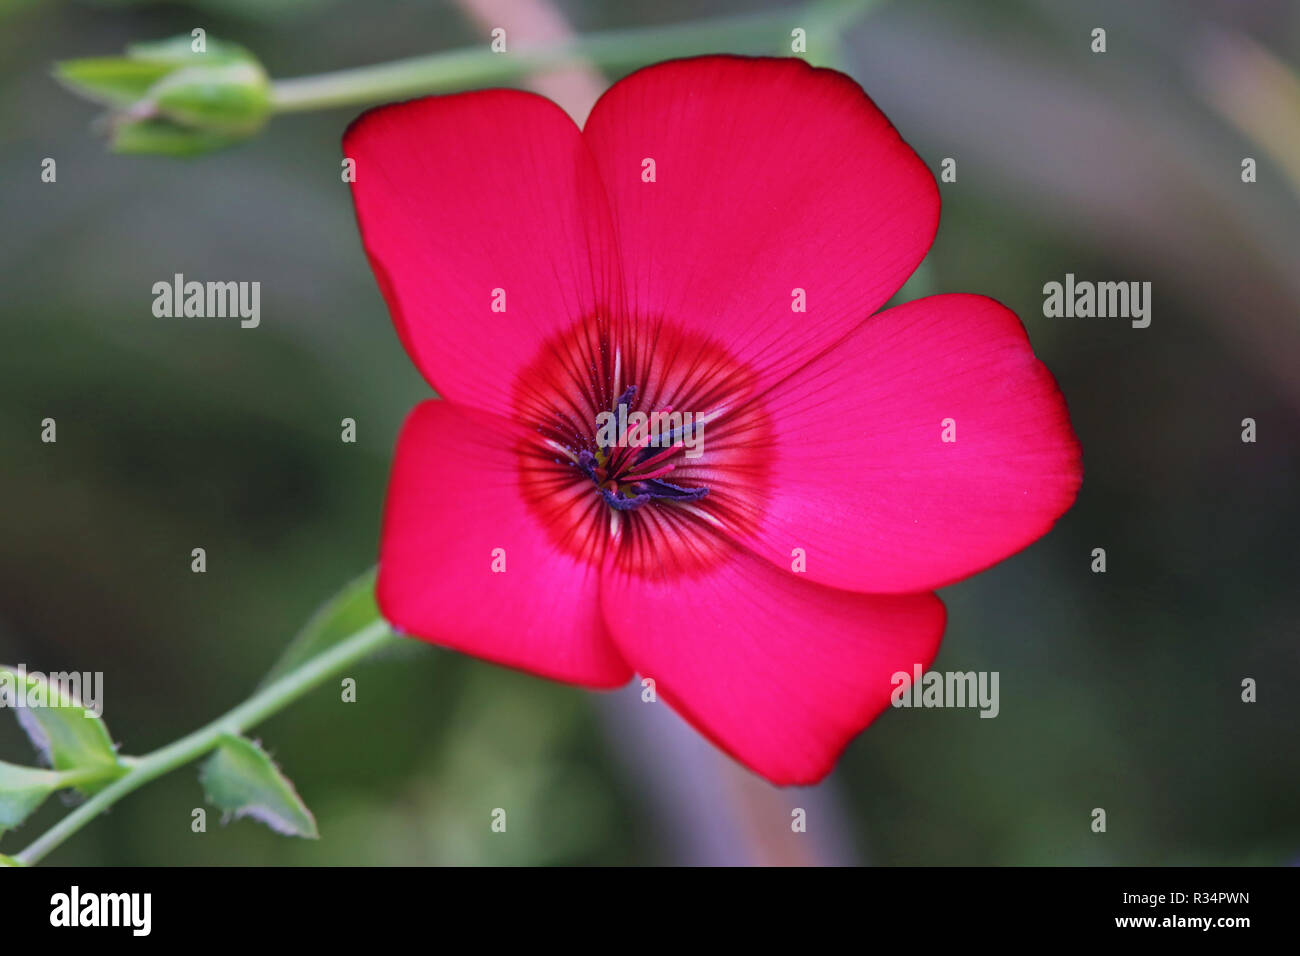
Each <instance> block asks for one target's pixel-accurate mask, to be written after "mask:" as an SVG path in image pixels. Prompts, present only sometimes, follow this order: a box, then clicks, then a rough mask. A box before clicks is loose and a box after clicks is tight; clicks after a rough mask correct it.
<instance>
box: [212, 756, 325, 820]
mask: <svg viewBox="0 0 1300 956" xmlns="http://www.w3.org/2000/svg"><path fill="white" fill-rule="evenodd" d="M199 782H200V783H202V784H203V790H204V792H205V793H206V794H207V798H208V800H209V801H211V802H212V803H214V804H216V805H217V806H218V807H220V808H221V810H222V811H223V812H224V813H225V814H226V815H228V816H232V817H233V818H234V819H236V820H238V819H240V818H242V817H252V818H253V819H254V820H260V821H261V822H262V823H265V824H266V825H267V826H269V827H270V828H271V829H272V830H274V831H275V832H276V833H281V834H284V835H285V836H300V837H310V838H312V839H315V838H316V837H318V836H319V835H320V834H319V833H317V831H316V818H315V817H313V816H312V815H311V811H310V810H308V809H307V805H306V804H305V803H303V802H302V798H301V797H299V796H298V792H297V791H296V790H294V788H293V784H292V783H290V782H289V778H287V777H286V776H285V775H284V774H282V773H281V772H280V769H279V768H278V767H277V766H276V765H275V764H274V763H273V762H272V760H271V758H270V757H269V756H268V755H267V753H266V751H264V750H263V749H262V748H261V747H260V746H258V745H257V743H256V742H254V741H252V740H248V739H246V738H244V737H237V736H235V735H233V734H226V735H225V736H223V737H222V738H221V743H220V744H219V745H218V746H217V750H216V752H215V753H213V755H212V756H211V757H209V758H208V759H207V760H206V761H205V762H204V764H203V767H202V768H201V769H200V770H199Z"/></svg>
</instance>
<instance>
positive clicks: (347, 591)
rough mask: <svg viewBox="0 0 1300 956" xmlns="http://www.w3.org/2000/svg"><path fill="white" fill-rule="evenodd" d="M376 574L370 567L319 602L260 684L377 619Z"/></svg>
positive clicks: (287, 670)
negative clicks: (319, 605)
mask: <svg viewBox="0 0 1300 956" xmlns="http://www.w3.org/2000/svg"><path fill="white" fill-rule="evenodd" d="M376 573H377V570H376V569H375V568H371V569H370V570H369V571H367V572H365V573H364V574H362V575H360V576H359V577H357V578H354V579H353V580H352V581H350V582H348V583H347V584H346V585H344V587H343V590H341V591H339V592H338V593H337V594H336V595H334V597H332V598H330V599H329V600H328V601H327V602H325V604H323V605H321V607H320V608H319V609H317V611H316V613H315V614H313V615H312V616H311V619H310V620H308V621H307V623H306V624H305V625H303V628H302V630H301V631H299V632H298V633H297V635H295V636H294V639H293V640H292V641H290V642H289V646H288V647H287V648H285V651H284V653H283V654H282V655H281V656H280V659H279V660H278V661H276V663H275V666H274V667H272V668H271V670H270V673H268V674H267V675H266V678H265V679H264V680H263V681H262V685H263V686H265V685H267V684H269V683H271V682H272V681H274V680H276V679H278V678H280V677H283V676H284V675H285V674H287V673H289V671H291V670H293V669H294V668H295V667H297V666H298V665H299V664H302V663H303V662H304V661H306V660H309V659H310V658H313V657H315V656H316V655H317V654H319V653H320V652H321V651H323V650H325V649H327V648H329V647H332V646H333V645H335V644H337V643H338V642H339V641H341V640H343V639H344V638H347V637H350V636H352V635H353V634H355V633H356V632H357V631H359V630H361V629H362V628H363V627H365V626H366V625H367V624H369V623H370V622H371V621H375V620H378V619H379V616H380V615H379V605H378V604H376V603H375V577H376Z"/></svg>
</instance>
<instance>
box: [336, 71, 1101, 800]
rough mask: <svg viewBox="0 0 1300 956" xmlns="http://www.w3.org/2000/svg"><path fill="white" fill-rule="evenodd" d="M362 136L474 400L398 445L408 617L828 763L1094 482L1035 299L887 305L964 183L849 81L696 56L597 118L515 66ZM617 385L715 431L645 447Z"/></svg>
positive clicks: (404, 310)
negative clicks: (1046, 350)
mask: <svg viewBox="0 0 1300 956" xmlns="http://www.w3.org/2000/svg"><path fill="white" fill-rule="evenodd" d="M344 148H345V153H346V155H347V156H349V157H351V158H353V159H355V160H356V162H357V166H356V170H357V178H356V183H355V185H354V187H353V196H354V198H355V201H356V207H357V218H358V221H359V223H360V228H361V234H362V237H363V239H364V242H365V247H366V252H367V254H368V256H369V258H370V262H371V265H372V266H373V267H374V270H375V275H376V277H377V278H378V280H379V285H380V287H381V289H382V290H383V294H384V297H385V299H386V300H387V303H388V307H389V309H390V311H391V312H392V315H393V321H394V323H395V325H396V326H397V330H398V333H399V335H400V336H401V339H402V342H403V344H404V345H405V347H406V350H407V352H408V353H409V354H410V356H411V358H412V359H413V360H414V361H415V363H416V364H417V365H418V366H419V368H420V370H421V371H422V372H423V373H424V374H425V376H426V377H427V378H428V379H429V381H430V382H431V383H433V384H434V385H435V386H436V387H437V389H438V390H439V392H440V393H441V394H442V395H443V396H444V398H445V400H443V401H429V402H425V403H423V404H422V405H420V406H419V407H417V408H416V409H415V411H414V412H413V413H412V414H411V416H410V418H409V419H408V421H407V422H406V425H405V427H404V428H403V431H402V434H401V438H400V440H399V442H398V446H397V452H396V460H395V462H394V464H393V473H392V481H391V485H390V488H389V494H388V502H387V507H386V513H385V516H384V526H383V539H382V545H381V555H380V564H379V585H378V598H379V603H380V606H381V608H382V609H383V612H384V614H385V616H386V617H387V618H388V619H389V620H390V621H391V622H392V623H393V624H394V626H396V627H397V628H399V629H401V630H403V631H406V632H408V633H410V634H413V635H416V636H419V637H421V638H424V639H426V640H429V641H432V642H434V643H436V644H441V645H444V646H447V647H451V648H455V649H457V650H460V651H464V652H466V653H469V654H474V655H476V656H478V657H482V658H486V659H488V660H492V661H496V662H497V663H500V664H506V665H509V666H512V667H517V668H522V669H524V670H527V671H531V672H533V673H535V674H539V675H542V676H544V677H550V678H554V679H556V680H561V681H568V682H571V683H575V684H583V685H587V686H591V687H613V686H616V685H619V684H623V683H624V682H626V681H627V680H628V679H629V678H630V677H631V676H632V673H633V672H634V671H635V672H637V673H640V674H641V675H643V676H645V677H650V678H653V679H654V680H655V682H656V691H657V694H658V696H659V697H660V698H661V699H663V700H664V701H666V702H668V703H669V704H670V705H671V706H672V707H673V708H674V709H676V710H677V711H678V712H679V713H680V714H681V715H682V716H683V717H685V718H686V719H687V720H689V721H690V722H691V723H692V724H694V725H695V726H696V727H697V728H698V729H699V730H700V731H701V732H702V733H704V734H706V735H708V736H709V737H710V738H711V739H712V740H713V741H714V742H715V743H717V744H718V746H720V747H722V748H723V749H724V750H726V751H727V752H728V753H730V754H732V755H733V756H734V757H736V758H737V759H738V760H740V761H741V762H743V763H744V764H745V765H747V766H748V767H750V768H752V769H753V770H755V771H757V772H758V773H760V774H762V775H763V776H765V777H767V778H768V779H769V780H771V781H773V782H775V783H783V784H788V783H811V782H814V781H816V780H819V779H820V778H821V777H823V776H824V775H825V774H826V773H827V772H828V771H829V770H830V768H831V767H832V766H833V764H834V762H835V760H836V758H837V757H838V755H839V754H840V752H841V751H842V750H843V749H844V747H845V746H846V745H847V743H848V741H849V740H850V739H852V737H853V736H854V735H855V734H857V733H858V732H859V731H861V730H862V729H863V728H864V727H866V725H867V724H868V723H870V722H871V720H872V719H873V718H874V717H875V716H876V715H877V714H879V713H880V712H881V711H882V710H883V709H884V708H885V707H886V706H887V705H888V703H889V697H890V692H891V690H892V689H893V686H894V685H893V684H892V682H891V678H892V676H893V675H894V674H895V673H896V672H899V671H905V672H908V673H910V672H911V670H912V666H913V664H915V663H920V664H921V665H923V666H928V665H929V663H930V662H931V660H933V658H934V655H935V653H936V651H937V649H938V646H939V639H940V637H941V635H942V633H943V628H944V617H945V612H944V607H943V605H942V604H941V603H940V601H939V599H938V598H937V597H936V596H935V595H934V594H933V593H932V592H931V589H933V588H935V587H938V586H940V585H945V584H948V583H951V582H953V581H956V580H958V579H960V578H963V577H966V576H968V575H970V574H973V573H975V572H976V571H980V570H982V569H984V568H987V567H988V566H989V565H991V564H994V563H995V562H997V561H1000V560H1001V559H1003V558H1005V557H1007V556H1008V555H1010V554H1012V553H1014V552H1016V551H1018V550H1020V549H1021V548H1024V547H1025V546H1026V545H1028V544H1029V543H1030V542H1032V541H1034V540H1035V539H1036V538H1038V537H1039V536H1041V535H1042V534H1044V533H1045V532H1046V531H1047V530H1048V529H1049V528H1050V527H1051V526H1052V523H1053V522H1054V521H1055V520H1056V518H1057V517H1059V516H1060V515H1061V514H1062V513H1063V512H1064V511H1065V510H1066V509H1067V508H1068V507H1069V506H1070V504H1071V503H1072V502H1073V500H1074V496H1075V493H1076V491H1077V489H1078V486H1079V482H1080V462H1079V451H1078V445H1077V442H1076V441H1075V438H1074V435H1073V432H1072V431H1071V428H1070V423H1069V418H1068V416H1067V414H1066V409H1065V403H1064V401H1063V399H1062V397H1061V395H1060V392H1059V391H1058V390H1057V388H1056V384H1055V382H1054V381H1053V379H1052V376H1051V374H1050V373H1049V372H1048V371H1047V370H1046V369H1045V368H1044V367H1043V366H1042V365H1041V364H1040V363H1039V362H1038V360H1037V359H1035V357H1034V354H1033V352H1032V350H1031V349H1030V346H1029V342H1028V340H1027V339H1026V336H1025V331H1024V328H1023V327H1022V326H1021V324H1020V321H1019V320H1018V319H1017V318H1016V316H1015V315H1014V314H1013V313H1011V312H1010V311H1008V310H1007V309H1006V308H1004V307H1003V306H1001V305H999V304H998V303H997V302H994V301H992V300H990V299H986V298H982V297H978V296H971V295H941V296H933V297H931V298H927V299H922V300H920V301H917V302H912V303H909V304H907V305H904V306H900V307H898V308H894V309H890V310H888V311H885V312H881V313H879V314H877V315H874V316H873V315H872V313H873V312H875V310H876V309H878V308H879V307H880V306H881V305H883V304H884V303H885V301H886V300H887V299H888V298H889V297H890V296H891V295H892V294H893V293H894V292H895V291H896V290H897V289H898V288H899V287H900V286H901V285H902V283H903V282H904V280H905V279H906V278H907V276H908V275H909V274H910V273H911V272H912V270H913V269H914V268H915V267H916V266H917V264H918V263H919V262H920V261H921V259H922V258H923V257H924V256H925V253H926V251H927V249H928V248H929V246H930V242H931V240H932V239H933V237H934V233H935V229H936V228H937V225H938V219H939V196H938V190H937V188H936V186H935V182H934V178H933V176H932V175H931V174H930V172H929V171H928V169H927V168H926V167H925V165H924V164H923V163H922V162H921V160H920V158H919V157H917V155H916V154H915V153H914V152H913V151H912V150H911V148H909V147H908V145H907V144H906V143H904V142H903V140H902V139H901V138H900V137H899V135H898V133H897V132H896V131H895V130H894V128H893V127H892V126H891V125H890V124H889V121H888V120H887V119H886V118H885V117H884V116H883V115H882V114H881V113H880V111H879V110H878V109H876V107H875V106H874V105H873V104H872V103H871V101H870V100H869V99H867V97H866V96H865V95H864V94H863V92H862V90H861V89H860V88H859V87H858V86H857V85H856V84H855V83H854V82H853V81H852V80H850V79H849V78H848V77H846V76H843V75H841V74H839V73H835V72H832V71H828V70H819V69H812V68H810V67H809V66H807V65H805V64H804V63H803V62H801V61H798V60H784V59H744V58H738V57H726V56H719V57H703V58H700V59H693V60H680V61H674V62H669V63H662V64H659V65H657V66H652V67H649V68H647V69H644V70H641V71H640V72H637V73H634V74H633V75H632V76H630V77H628V78H626V79H624V80H622V81H621V82H619V83H616V84H615V85H614V86H613V87H612V88H611V89H610V90H609V91H608V92H607V93H606V94H605V95H604V96H603V97H602V98H601V99H600V102H599V103H597V104H596V107H595V109H594V110H593V112H592V114H591V117H590V119H589V120H588V121H587V124H586V127H585V128H584V129H581V130H579V129H578V128H577V127H576V126H575V125H574V124H573V122H572V121H571V120H570V119H569V118H568V117H567V116H566V115H565V114H564V113H563V112H562V111H561V110H560V109H559V107H557V106H555V105H554V104H553V103H551V102H550V101H548V100H546V99H543V98H541V97H538V96H534V95H531V94H528V93H522V92H516V91H511V90H490V91H486V92H478V93H466V94H461V95H456V96H444V97H431V98H427V99H422V100H416V101H413V102H409V103H402V104H398V105H395V106H387V107H383V108H381V109H377V110H373V111H371V112H369V113H367V114H365V115H364V116H363V117H361V118H360V119H359V120H358V121H357V122H356V123H355V124H353V126H352V127H351V128H350V129H349V130H348V132H347V135H346V136H345V138H344ZM801 297H802V300H803V301H802V302H801V301H800V299H801ZM800 305H803V306H804V309H805V310H804V311H798V309H799V307H800ZM620 403H621V404H623V405H624V406H625V411H642V412H647V413H648V412H654V411H663V410H664V409H665V408H668V409H671V410H673V411H680V412H691V413H694V414H695V415H697V416H703V420H704V422H705V425H704V426H703V427H701V426H699V424H698V422H699V419H696V422H697V424H696V425H695V426H694V429H695V431H692V430H691V429H690V428H685V429H684V430H679V431H678V433H677V436H676V437H679V438H681V439H682V441H681V442H678V444H677V445H676V447H675V448H672V447H669V448H665V447H663V446H662V445H661V446H659V447H648V446H645V445H644V442H642V444H641V446H637V447H627V443H626V442H625V443H623V445H618V444H612V443H611V441H610V436H609V435H605V436H604V438H603V439H601V438H600V431H599V429H600V422H601V421H602V418H601V416H602V413H604V412H611V411H616V410H617V408H618V406H619V404H620ZM947 420H951V421H950V422H949V421H947ZM945 430H946V433H945ZM697 433H698V434H697ZM954 433H955V436H954ZM620 437H623V436H622V435H620ZM637 437H644V431H642V432H640V433H638V432H635V431H634V433H633V434H632V436H631V438H632V439H635V438H637ZM696 437H699V438H702V439H703V440H702V442H700V443H699V444H700V448H699V450H701V451H702V454H700V455H699V457H696V458H689V457H687V451H688V449H687V448H686V447H683V446H684V445H685V444H689V441H690V439H692V438H696ZM953 437H955V438H956V440H955V441H952V440H950V439H952V438H953ZM598 439H599V440H598ZM944 439H949V440H944ZM632 445H633V446H635V445H636V443H635V441H633V442H632ZM669 465H672V466H673V468H672V470H671V471H669V470H667V469H668V466H669ZM498 549H499V550H498ZM801 555H802V556H803V557H802V558H801V557H800V556H801ZM801 561H802V562H803V563H804V565H805V567H803V568H800V562H801Z"/></svg>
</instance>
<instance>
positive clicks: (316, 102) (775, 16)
mask: <svg viewBox="0 0 1300 956" xmlns="http://www.w3.org/2000/svg"><path fill="white" fill-rule="evenodd" d="M873 2H874V0H819V2H815V3H809V4H805V5H803V6H798V7H787V8H785V9H781V10H770V11H763V12H761V13H747V14H738V15H734V16H727V17H717V18H713V19H708V20H697V21H694V22H689V23H677V24H673V25H671V26H664V27H647V28H634V29H625V30H611V31H607V32H603V33H589V34H587V35H585V36H580V37H575V38H574V39H572V40H570V41H567V42H565V43H562V44H558V45H555V46H548V47H534V48H531V49H520V50H510V51H509V52H507V53H494V52H492V50H491V49H489V48H488V46H487V44H483V45H480V46H475V47H470V48H467V49H461V50H448V51H446V52H443V53H434V54H431V55H428V56H417V57H411V58H409V59H405V60H395V61H393V62H391V63H383V64H378V65H376V66H363V67H358V68H356V69H350V70H338V71H335V72H332V73H322V74H320V75H318V76H305V77H298V78H296V79H288V80H277V81H276V82H274V83H273V84H272V86H271V108H272V110H273V111H274V112H276V113H292V112H300V111H303V110H317V109H329V108H331V107H336V106H356V105H358V104H362V103H374V102H382V101H385V100H393V99H401V98H403V97H409V96H417V95H421V94H426V93H438V92H442V91H445V90H450V89H465V88H468V87H474V86H481V85H483V84H489V83H500V82H503V81H505V80H510V79H513V78H515V77H518V76H523V75H525V74H529V73H536V72H539V71H545V70H547V69H549V68H554V67H560V66H564V65H566V64H567V63H569V62H570V61H572V60H575V59H581V60H584V61H586V62H588V63H590V64H593V65H595V66H598V67H602V68H618V67H628V66H640V65H642V64H645V63H649V62H653V61H654V60H659V59H665V58H668V57H683V56H696V55H699V54H703V53H715V52H717V51H718V50H720V49H726V50H740V51H744V52H754V53H776V52H778V51H779V50H781V49H782V47H783V45H786V48H787V49H788V44H789V40H790V30H791V29H792V28H794V27H796V26H802V27H804V28H805V29H808V30H812V29H817V30H823V31H826V32H827V33H837V32H838V31H839V30H841V29H842V28H843V27H844V26H845V25H846V24H847V23H848V22H849V21H850V20H851V19H853V18H854V17H855V16H857V15H859V14H861V13H862V12H863V10H864V9H865V8H867V7H868V6H871V5H872V3H873Z"/></svg>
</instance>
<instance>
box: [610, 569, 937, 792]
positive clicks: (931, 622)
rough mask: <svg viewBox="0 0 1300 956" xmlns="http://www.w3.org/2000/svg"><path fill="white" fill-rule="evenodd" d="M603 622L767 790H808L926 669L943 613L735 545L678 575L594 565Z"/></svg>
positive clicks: (661, 693)
mask: <svg viewBox="0 0 1300 956" xmlns="http://www.w3.org/2000/svg"><path fill="white" fill-rule="evenodd" d="M601 601H602V609H603V612H604V615H605V621H606V623H607V624H608V625H609V629H610V633H611V635H612V636H613V639H614V642H615V643H616V644H617V645H618V647H619V648H620V650H621V651H622V652H623V656H624V657H625V658H626V659H627V661H628V663H630V664H631V665H632V666H633V667H635V668H636V671H637V673H639V674H641V675H642V676H643V677H650V678H653V679H654V681H655V692H656V695H657V696H658V697H659V698H661V699H662V700H664V701H665V702H667V703H668V704H669V705H670V706H671V707H672V708H673V709H674V710H676V711H677V712H678V713H680V714H681V715H682V716H683V717H684V718H686V720H688V721H689V722H690V723H691V724H692V725H694V726H695V727H696V729H698V730H699V731H700V732H701V733H703V734H704V735H706V736H707V737H709V738H710V739H711V740H713V741H714V743H716V744H717V745H718V746H719V747H721V748H722V749H724V750H726V751H727V752H728V753H730V754H731V755H732V756H733V757H735V758H736V759H737V760H739V761H740V762H741V763H743V764H745V765H746V766H747V767H749V768H750V769H751V770H753V771H755V772H756V773H759V774H761V775H762V776H764V777H766V778H767V779H768V780H770V781H772V782H773V783H776V784H811V783H816V782H817V781H818V780H820V779H821V778H822V777H824V776H825V775H826V774H827V773H829V772H830V770H831V768H832V767H833V766H834V764H835V761H836V759H837V758H838V757H839V755H840V753H841V752H842V751H843V750H844V748H845V747H846V746H847V745H848V743H849V741H850V740H851V739H852V738H853V737H854V736H855V735H856V734H858V733H859V732H860V731H861V730H862V729H863V728H865V727H866V726H867V725H868V724H869V723H871V721H872V720H874V719H875V717H876V716H877V715H878V714H879V713H880V712H881V711H882V710H884V709H885V707H887V706H888V704H889V697H890V693H891V692H892V691H893V689H894V686H895V685H894V684H893V682H892V680H891V678H892V677H893V675H894V674H895V673H898V672H900V671H901V672H906V673H908V674H909V675H910V674H911V672H912V667H913V665H914V664H920V665H921V666H922V668H923V669H924V668H925V667H928V666H929V664H930V662H931V661H932V660H933V659H934V655H935V653H936V652H937V651H938V648H939V640H940V638H941V637H942V635H943V627H944V619H945V612H944V607H943V604H942V603H941V602H940V601H939V599H938V598H937V597H935V596H934V595H933V594H908V595H889V596H875V595H867V594H853V593H851V592H848V591H837V590H835V589H833V588H827V587H823V586H821V585H818V584H814V583H812V582H810V581H807V580H804V579H802V578H801V577H799V576H798V575H795V574H792V573H790V572H783V571H779V570H778V569H776V568H775V567H773V566H772V565H770V564H768V563H766V562H764V561H762V560H761V559H759V558H757V557H755V556H754V555H751V554H747V553H744V552H741V551H739V550H735V551H734V552H733V559H732V560H730V561H728V562H726V563H725V564H723V565H720V566H718V567H715V568H713V569H711V570H708V571H705V572H702V573H700V574H697V575H695V576H693V577H691V578H688V579H682V578H666V577H662V576H653V575H651V576H645V575H639V574H626V573H622V572H619V571H617V569H614V568H611V567H609V566H607V567H606V569H605V573H604V576H603V577H602V582H601Z"/></svg>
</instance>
